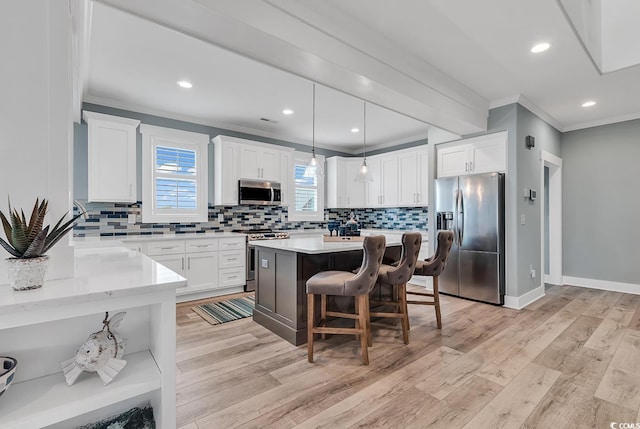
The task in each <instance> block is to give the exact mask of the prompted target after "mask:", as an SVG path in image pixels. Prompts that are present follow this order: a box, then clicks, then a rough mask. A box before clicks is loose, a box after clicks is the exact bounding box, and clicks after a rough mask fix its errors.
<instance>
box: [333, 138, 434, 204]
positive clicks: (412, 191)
mask: <svg viewBox="0 0 640 429" xmlns="http://www.w3.org/2000/svg"><path fill="white" fill-rule="evenodd" d="M427 161H428V152H427V151H426V149H423V148H419V147H418V148H411V149H403V150H398V151H393V152H388V153H385V154H382V155H374V156H371V157H369V158H367V165H368V166H369V171H370V172H371V176H372V177H373V182H367V183H363V182H355V181H354V178H355V177H356V174H357V172H358V170H359V169H360V166H361V165H362V158H342V157H337V156H335V157H331V158H328V159H327V207H329V208H364V207H398V206H400V207H414V206H426V205H427V203H428V201H427V196H428V194H427V189H428V185H429V177H428V168H429V165H428V162H427Z"/></svg>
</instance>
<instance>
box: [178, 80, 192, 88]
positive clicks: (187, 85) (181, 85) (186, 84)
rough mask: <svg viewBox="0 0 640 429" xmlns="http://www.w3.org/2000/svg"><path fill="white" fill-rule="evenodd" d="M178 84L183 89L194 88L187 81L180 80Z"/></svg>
mask: <svg viewBox="0 0 640 429" xmlns="http://www.w3.org/2000/svg"><path fill="white" fill-rule="evenodd" d="M176 83H177V84H178V86H179V87H181V88H192V87H193V84H192V83H191V82H189V81H187V80H179V81H178V82H176Z"/></svg>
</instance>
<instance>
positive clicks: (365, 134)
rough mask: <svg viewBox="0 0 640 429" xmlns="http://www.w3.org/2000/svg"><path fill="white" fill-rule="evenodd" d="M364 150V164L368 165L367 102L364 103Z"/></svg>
mask: <svg viewBox="0 0 640 429" xmlns="http://www.w3.org/2000/svg"><path fill="white" fill-rule="evenodd" d="M362 148H363V154H364V159H363V162H364V163H365V164H366V163H367V102H366V101H365V102H364V115H363V121H362Z"/></svg>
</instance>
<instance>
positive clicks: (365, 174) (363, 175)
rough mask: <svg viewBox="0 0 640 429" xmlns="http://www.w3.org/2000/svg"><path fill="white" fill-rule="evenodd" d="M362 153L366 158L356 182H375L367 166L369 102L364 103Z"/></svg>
mask: <svg viewBox="0 0 640 429" xmlns="http://www.w3.org/2000/svg"><path fill="white" fill-rule="evenodd" d="M362 153H363V156H364V158H363V159H362V165H361V166H360V169H359V170H358V174H356V177H355V179H354V180H355V181H356V182H373V176H372V175H371V172H370V171H369V166H368V165H367V102H366V101H365V102H364V117H363V121H362Z"/></svg>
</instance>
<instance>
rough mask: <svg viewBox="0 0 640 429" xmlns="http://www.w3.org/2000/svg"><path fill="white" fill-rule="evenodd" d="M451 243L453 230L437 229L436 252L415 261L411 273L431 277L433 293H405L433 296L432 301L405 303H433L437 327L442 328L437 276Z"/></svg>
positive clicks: (442, 268) (443, 264) (443, 265)
mask: <svg viewBox="0 0 640 429" xmlns="http://www.w3.org/2000/svg"><path fill="white" fill-rule="evenodd" d="M452 244H453V231H439V232H438V247H437V248H436V253H435V254H434V255H433V256H431V257H430V258H429V259H426V260H424V261H418V262H417V263H416V269H415V271H414V272H413V274H415V275H417V276H431V277H433V293H428V292H411V291H407V294H409V295H420V296H427V297H432V298H433V301H407V303H408V304H419V305H433V306H434V307H435V310H436V321H437V323H438V329H442V317H441V315H440V295H439V293H438V276H439V275H440V274H441V273H442V271H443V270H444V269H445V267H446V266H447V259H449V252H450V250H451V245H452Z"/></svg>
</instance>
